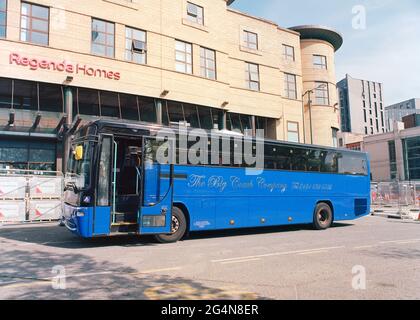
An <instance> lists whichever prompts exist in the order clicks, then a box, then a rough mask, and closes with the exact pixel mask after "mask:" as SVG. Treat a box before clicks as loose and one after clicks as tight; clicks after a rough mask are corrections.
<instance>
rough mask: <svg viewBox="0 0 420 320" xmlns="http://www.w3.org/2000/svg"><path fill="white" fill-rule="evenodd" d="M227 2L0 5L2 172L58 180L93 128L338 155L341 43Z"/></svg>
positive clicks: (62, 0) (47, 0) (1, 0)
mask: <svg viewBox="0 0 420 320" xmlns="http://www.w3.org/2000/svg"><path fill="white" fill-rule="evenodd" d="M232 2H233V1H232V0H228V1H226V0H191V1H189V0H188V1H187V0H160V1H156V0H142V1H139V0H92V1H82V0H72V1H68V0H34V1H30V2H26V1H20V0H0V70H1V74H0V138H1V142H0V168H4V167H6V168H20V169H33V170H62V161H61V160H62V158H63V157H64V149H65V148H64V142H63V141H64V140H66V138H67V137H68V136H69V133H71V132H72V130H74V129H75V128H77V126H79V125H80V124H81V123H83V122H86V121H91V120H93V119H99V118H108V119H115V120H118V121H138V122H139V121H142V122H151V123H157V124H163V125H175V124H179V123H184V124H187V125H189V126H191V127H197V128H203V129H214V128H217V129H228V130H238V131H241V132H244V133H247V134H255V132H256V130H257V129H264V130H265V135H266V137H268V138H272V139H279V140H288V141H294V142H306V143H315V144H320V145H328V146H332V145H335V144H336V133H337V131H338V129H339V112H337V108H336V106H337V96H336V85H335V83H336V79H335V68H334V66H335V61H334V55H335V52H336V51H337V50H338V49H339V48H340V46H341V44H342V41H343V39H342V37H341V36H340V35H339V34H338V33H337V32H335V31H332V30H329V29H327V28H323V27H317V26H302V27H295V28H290V29H286V28H282V27H279V26H278V25H276V24H275V23H273V22H270V21H267V20H264V19H261V18H257V17H253V16H250V15H247V14H244V13H241V12H238V11H236V10H233V9H231V8H230V7H229V5H230V4H231V3H232ZM306 93H308V94H306ZM311 95H312V98H310V97H311ZM247 129H248V130H247ZM249 132H250V133H249Z"/></svg>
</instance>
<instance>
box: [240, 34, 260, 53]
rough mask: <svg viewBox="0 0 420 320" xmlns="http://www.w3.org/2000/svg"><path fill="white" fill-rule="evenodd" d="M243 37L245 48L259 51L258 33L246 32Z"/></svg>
mask: <svg viewBox="0 0 420 320" xmlns="http://www.w3.org/2000/svg"><path fill="white" fill-rule="evenodd" d="M243 36H244V45H245V47H247V48H248V49H253V50H258V35H257V34H256V33H254V32H250V31H246V30H244V33H243Z"/></svg>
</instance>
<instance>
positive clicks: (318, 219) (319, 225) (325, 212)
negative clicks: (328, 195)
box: [313, 202, 333, 230]
mask: <svg viewBox="0 0 420 320" xmlns="http://www.w3.org/2000/svg"><path fill="white" fill-rule="evenodd" d="M332 223H333V212H332V209H331V207H330V206H329V205H328V204H326V203H324V202H322V203H318V204H317V206H316V208H315V212H314V222H313V226H314V228H315V229H316V230H326V229H328V228H330V227H331V226H332Z"/></svg>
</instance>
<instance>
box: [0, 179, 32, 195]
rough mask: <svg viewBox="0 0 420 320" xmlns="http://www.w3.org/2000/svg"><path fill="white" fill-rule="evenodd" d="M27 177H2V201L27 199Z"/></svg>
mask: <svg viewBox="0 0 420 320" xmlns="http://www.w3.org/2000/svg"><path fill="white" fill-rule="evenodd" d="M26 185H27V181H26V177H16V176H13V177H10V176H0V199H25V196H26Z"/></svg>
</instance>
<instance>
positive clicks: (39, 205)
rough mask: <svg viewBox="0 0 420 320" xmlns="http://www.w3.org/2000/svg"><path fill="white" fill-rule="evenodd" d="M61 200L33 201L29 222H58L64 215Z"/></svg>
mask: <svg viewBox="0 0 420 320" xmlns="http://www.w3.org/2000/svg"><path fill="white" fill-rule="evenodd" d="M62 208H63V206H62V202H61V201H60V200H31V202H30V209H29V221H45V220H58V219H60V218H61V215H62Z"/></svg>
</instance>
